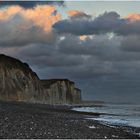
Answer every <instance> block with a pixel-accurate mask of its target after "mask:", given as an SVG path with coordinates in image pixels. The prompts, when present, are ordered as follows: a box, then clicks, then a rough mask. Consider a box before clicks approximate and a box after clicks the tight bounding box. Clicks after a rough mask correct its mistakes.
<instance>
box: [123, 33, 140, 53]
mask: <svg viewBox="0 0 140 140" xmlns="http://www.w3.org/2000/svg"><path fill="white" fill-rule="evenodd" d="M121 49H122V50H123V51H128V52H140V36H136V35H131V36H127V37H125V38H124V39H123V40H122V47H121Z"/></svg>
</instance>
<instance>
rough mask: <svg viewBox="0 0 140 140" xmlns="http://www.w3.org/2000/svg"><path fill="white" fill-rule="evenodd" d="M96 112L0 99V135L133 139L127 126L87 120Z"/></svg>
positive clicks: (8, 137)
mask: <svg viewBox="0 0 140 140" xmlns="http://www.w3.org/2000/svg"><path fill="white" fill-rule="evenodd" d="M99 115H100V114H98V113H84V112H81V113H79V112H76V111H71V110H70V107H67V106H50V105H40V104H27V103H17V102H0V138H1V139H2V138H5V139H22V138H27V139H29V138H31V139H34V138H38V139H40V138H44V139H49V138H50V139H61V138H62V139H65V138H67V139H71V138H72V139H94V138H95V139H98V138H100V139H101V138H104V139H105V138H111V139H116V138H117V139H122V138H125V139H127V138H129V139H137V138H139V137H138V136H136V135H134V134H132V133H130V132H127V130H129V129H130V128H127V127H110V126H106V125H103V124H100V123H98V122H97V121H93V120H87V119H86V118H89V117H99Z"/></svg>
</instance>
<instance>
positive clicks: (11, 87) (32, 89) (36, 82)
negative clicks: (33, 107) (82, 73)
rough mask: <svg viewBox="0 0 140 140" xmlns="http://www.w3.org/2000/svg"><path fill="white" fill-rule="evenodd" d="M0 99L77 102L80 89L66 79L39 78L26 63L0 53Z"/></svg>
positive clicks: (79, 98)
mask: <svg viewBox="0 0 140 140" xmlns="http://www.w3.org/2000/svg"><path fill="white" fill-rule="evenodd" d="M0 100H4V101H25V102H34V103H36V102H37V103H47V104H73V103H74V104H77V103H80V101H81V90H80V89H77V88H76V87H75V85H74V82H72V81H69V80H68V79H50V80H40V79H39V77H38V76H37V74H36V73H35V72H33V71H32V69H31V68H30V67H29V66H28V64H26V63H23V62H21V61H20V60H18V59H15V58H12V57H9V56H6V55H3V54H0Z"/></svg>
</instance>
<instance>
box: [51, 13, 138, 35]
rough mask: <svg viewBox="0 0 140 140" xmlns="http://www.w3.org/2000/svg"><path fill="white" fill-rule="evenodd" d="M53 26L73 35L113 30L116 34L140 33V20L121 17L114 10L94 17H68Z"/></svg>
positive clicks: (59, 30) (102, 32)
mask: <svg viewBox="0 0 140 140" xmlns="http://www.w3.org/2000/svg"><path fill="white" fill-rule="evenodd" d="M53 27H54V28H55V29H56V30H57V31H58V32H62V33H71V34H75V35H91V34H104V33H110V32H113V33H115V34H118V35H124V36H125V35H130V34H140V21H133V22H132V21H130V20H128V19H125V18H121V17H120V15H119V14H118V13H116V12H105V13H104V14H102V15H99V16H97V17H96V18H94V19H91V18H76V19H75V18H74V19H72V18H70V19H66V20H61V21H58V22H57V23H55V24H54V25H53Z"/></svg>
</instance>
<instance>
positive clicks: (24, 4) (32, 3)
mask: <svg viewBox="0 0 140 140" xmlns="http://www.w3.org/2000/svg"><path fill="white" fill-rule="evenodd" d="M46 4H49V5H51V4H53V5H64V1H0V7H4V6H11V5H13V6H14V5H19V6H21V7H23V8H33V7H35V6H37V5H46Z"/></svg>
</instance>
